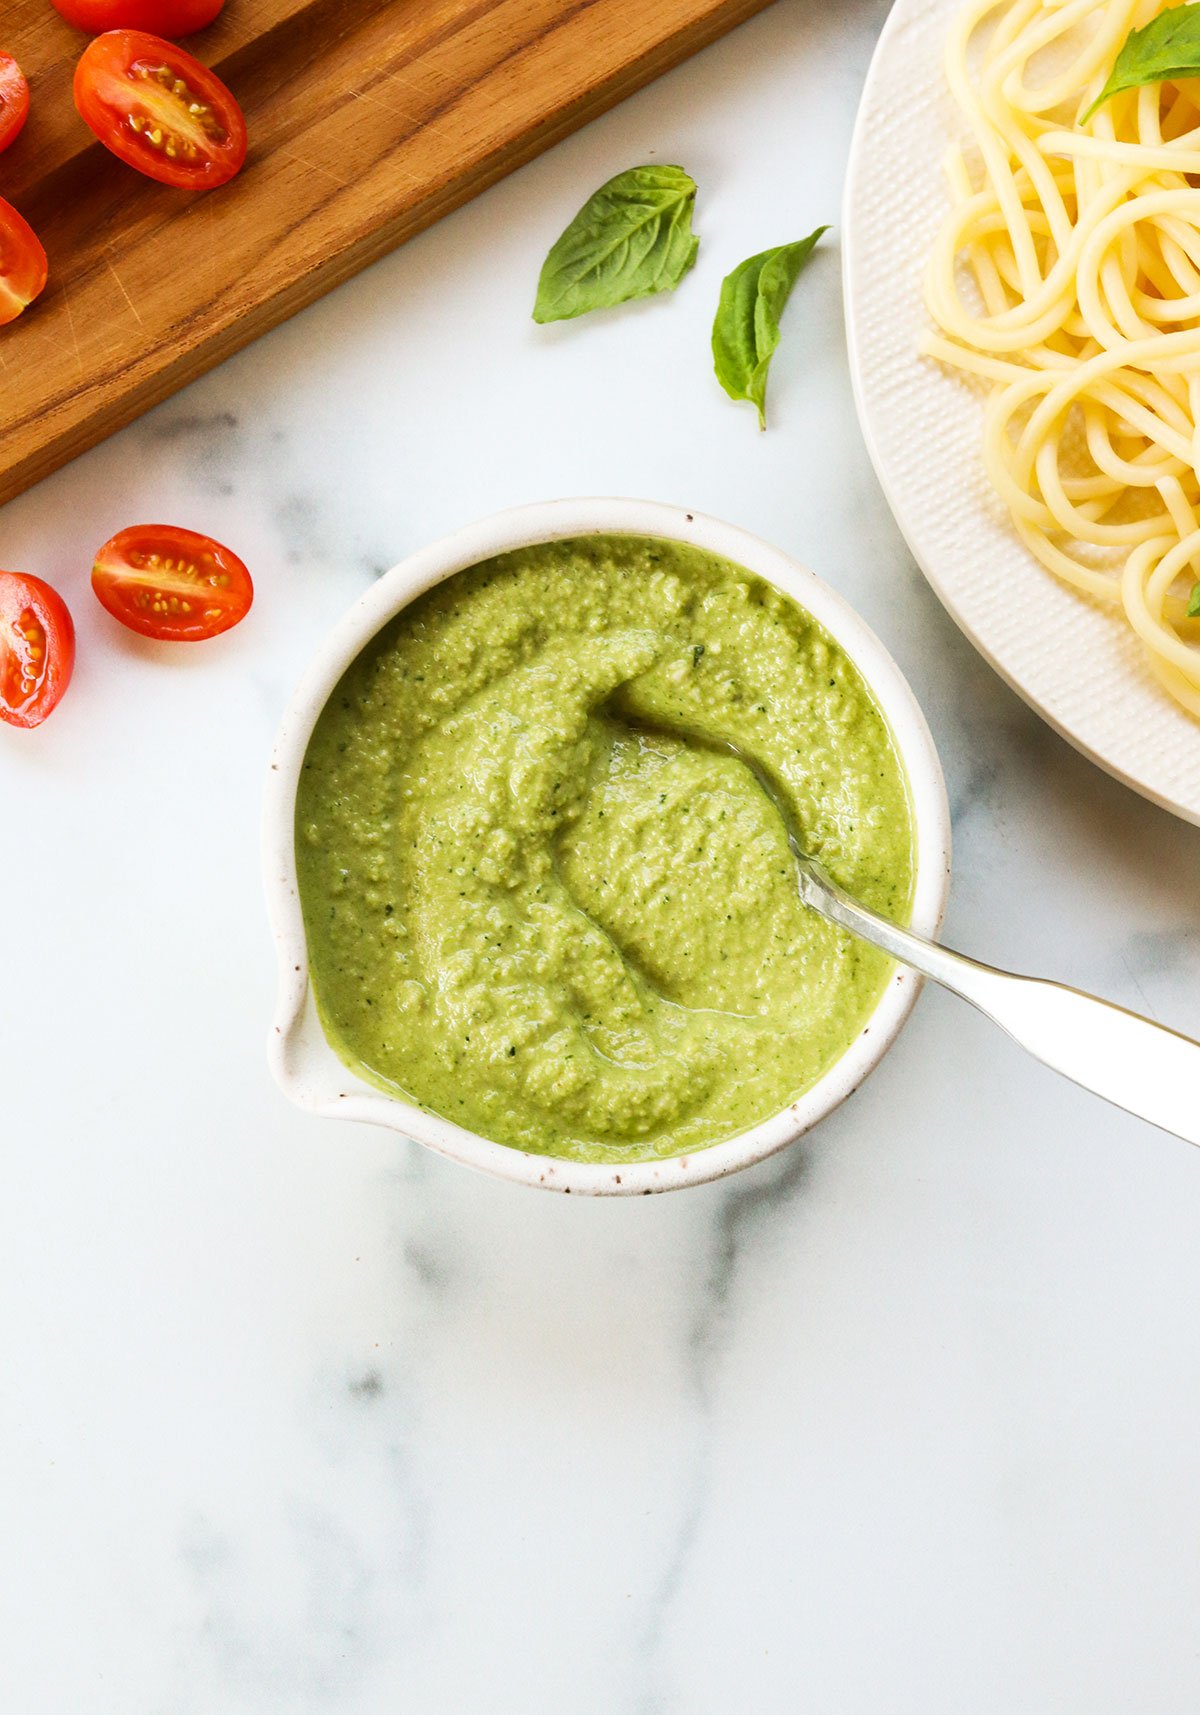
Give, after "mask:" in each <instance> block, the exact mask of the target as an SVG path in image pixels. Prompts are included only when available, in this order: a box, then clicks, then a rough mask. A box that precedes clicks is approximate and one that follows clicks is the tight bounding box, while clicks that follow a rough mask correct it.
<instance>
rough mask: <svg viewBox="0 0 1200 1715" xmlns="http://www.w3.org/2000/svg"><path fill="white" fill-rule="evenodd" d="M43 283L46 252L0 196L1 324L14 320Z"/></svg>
mask: <svg viewBox="0 0 1200 1715" xmlns="http://www.w3.org/2000/svg"><path fill="white" fill-rule="evenodd" d="M45 284H46V252H45V251H44V250H43V249H42V245H41V240H40V239H39V238H38V235H37V233H36V232H35V231H34V230H33V228H32V226H30V224H29V222H28V221H27V220H26V219H25V218H24V216H23V215H19V214H18V213H17V211H16V209H15V208H14V207H13V205H12V204H11V203H10V202H5V201H4V198H3V197H0V325H2V324H3V323H4V322H13V321H16V319H17V317H18V316H19V315H20V313H21V311H22V310H23V309H24V308H25V307H26V305H27V304H32V302H33V300H34V299H35V298H36V297H37V295H38V293H39V292H40V291H41V289H42V287H43V286H44V285H45Z"/></svg>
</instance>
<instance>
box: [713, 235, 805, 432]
mask: <svg viewBox="0 0 1200 1715" xmlns="http://www.w3.org/2000/svg"><path fill="white" fill-rule="evenodd" d="M828 231H829V228H828V227H827V226H818V228H817V230H816V231H815V232H810V233H809V235H808V237H807V238H801V239H800V240H799V241H798V242H797V243H795V244H781V245H779V247H778V248H777V249H775V250H763V251H761V252H760V254H759V255H757V256H750V257H748V258H747V259H746V261H745V262H742V263H740V264H739V265H738V266H737V267H736V268H735V269H734V270H733V273H732V274H727V275H726V276H725V279H724V280H723V281H722V284H721V299H720V302H719V303H718V305H717V315H716V320H715V321H714V322H713V331H712V349H713V368H714V369H715V370H716V373H717V380H718V381H719V382H720V383H721V386H722V387H723V388H724V389H725V391H726V393H728V395H729V397H730V398H731V399H749V401H750V402H751V404H752V405H757V407H758V426H759V428H760V429H765V428H766V426H767V418H766V410H765V402H766V394H767V370H768V369H769V368H770V366H771V359H772V357H773V356H774V355H775V348H776V346H777V345H778V344H779V318H780V316H781V315H782V314H783V307H784V305H785V304H786V303H787V301H788V298H789V296H790V295H791V290H792V287H793V286H794V285H795V284H796V277H797V275H798V274H799V273H800V270H801V268H803V266H804V264H805V263H806V262H807V261H808V259H809V257H810V256H811V255H812V252H813V250H814V248H815V247H816V243H817V240H818V239H819V238H820V236H821V234H822V233H823V232H828Z"/></svg>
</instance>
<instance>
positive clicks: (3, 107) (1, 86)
mask: <svg viewBox="0 0 1200 1715" xmlns="http://www.w3.org/2000/svg"><path fill="white" fill-rule="evenodd" d="M28 112H29V85H28V84H27V83H26V82H25V73H24V72H23V71H22V70H21V68H20V66H19V65H18V64H17V62H16V60H15V59H13V57H12V55H11V54H0V149H7V148H8V145H9V144H10V143H11V142H12V140H13V138H14V137H15V136H16V134H17V132H18V131H19V130H20V129H21V127H22V125H24V123H25V118H26V115H27V114H28Z"/></svg>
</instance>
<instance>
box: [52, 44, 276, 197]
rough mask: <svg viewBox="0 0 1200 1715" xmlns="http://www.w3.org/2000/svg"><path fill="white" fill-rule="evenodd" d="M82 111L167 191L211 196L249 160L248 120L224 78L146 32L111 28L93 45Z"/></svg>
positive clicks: (81, 87)
mask: <svg viewBox="0 0 1200 1715" xmlns="http://www.w3.org/2000/svg"><path fill="white" fill-rule="evenodd" d="M75 105H76V107H77V108H78V109H79V114H80V117H81V118H82V119H83V121H84V123H85V124H87V125H88V126H90V127H91V129H92V130H93V131H94V132H95V133H96V136H97V137H99V139H100V141H101V142H102V143H103V144H104V146H105V148H106V149H111V150H112V152H113V154H114V155H117V156H119V157H120V159H121V160H122V161H126V162H127V163H128V164H129V165H130V166H131V167H136V168H137V169H138V171H139V172H141V173H145V174H147V176H148V177H149V178H152V179H158V180H159V182H160V183H161V184H164V185H177V186H179V187H180V188H181V189H184V190H197V191H202V190H209V189H211V188H212V186H214V185H223V184H224V183H225V182H226V180H228V179H231V178H232V177H233V175H234V174H235V173H236V172H237V170H238V168H239V167H240V166H241V164H242V162H243V161H244V160H245V159H246V121H245V120H244V119H243V118H242V110H241V108H240V107H239V106H238V104H237V102H236V101H235V100H234V98H233V96H232V95H231V94H230V93H229V91H228V90H227V89H226V87H225V85H224V84H223V83H222V82H221V80H220V78H219V77H218V76H217V75H216V73H215V72H211V71H209V69H208V67H207V66H203V65H201V64H200V61H199V60H197V59H193V58H192V56H191V54H189V53H185V52H184V50H183V49H182V48H180V47H176V46H175V44H174V43H173V42H166V41H164V40H163V39H162V37H161V36H150V35H147V34H146V32H145V31H144V30H109V31H108V32H107V34H106V35H103V36H97V37H96V39H95V41H94V42H90V43H89V44H88V46H87V47H86V48H85V49H84V50H83V53H82V55H81V56H80V60H79V64H78V65H77V66H76V67H75Z"/></svg>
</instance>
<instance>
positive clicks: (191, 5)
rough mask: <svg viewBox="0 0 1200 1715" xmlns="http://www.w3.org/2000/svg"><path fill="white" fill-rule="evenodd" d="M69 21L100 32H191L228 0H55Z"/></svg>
mask: <svg viewBox="0 0 1200 1715" xmlns="http://www.w3.org/2000/svg"><path fill="white" fill-rule="evenodd" d="M53 4H54V9H55V11H56V12H61V13H62V15H63V17H64V18H65V19H66V20H67V23H68V24H74V25H75V28H76V29H77V30H86V31H87V33H88V35H89V36H98V35H99V34H100V33H101V31H102V30H152V31H153V32H154V34H155V35H156V36H190V35H191V33H192V31H193V30H203V29H204V27H205V25H206V24H211V23H212V21H213V19H214V18H215V17H216V15H217V13H218V12H219V11H220V10H221V7H222V6H223V5H224V4H225V0H53Z"/></svg>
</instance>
